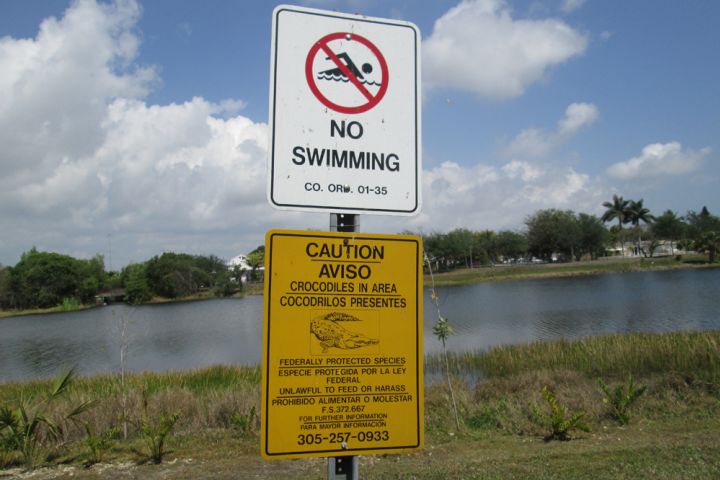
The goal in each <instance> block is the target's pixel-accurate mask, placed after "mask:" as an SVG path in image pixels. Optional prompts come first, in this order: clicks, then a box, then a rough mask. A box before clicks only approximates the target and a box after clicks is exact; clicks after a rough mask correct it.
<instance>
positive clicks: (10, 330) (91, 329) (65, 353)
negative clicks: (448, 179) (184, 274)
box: [0, 269, 720, 382]
mask: <svg viewBox="0 0 720 480" xmlns="http://www.w3.org/2000/svg"><path fill="white" fill-rule="evenodd" d="M438 294H439V299H440V300H439V303H440V310H441V313H442V315H443V316H445V317H447V318H448V319H449V320H450V322H451V324H452V325H453V327H454V329H455V332H456V335H454V336H452V337H450V339H449V343H448V347H449V348H450V349H451V350H457V351H463V350H483V349H487V348H489V347H492V346H495V345H501V344H516V343H525V342H530V341H534V340H546V339H553V338H559V337H565V338H578V337H585V336H590V335H604V334H609V333H618V332H667V331H677V330H718V329H720V269H708V270H682V271H670V272H638V273H626V274H611V275H600V276H588V277H574V278H555V279H546V280H526V281H517V282H500V283H489V284H477V285H467V286H461V287H449V288H441V289H438ZM262 308H263V298H262V297H261V296H252V297H246V298H242V299H217V300H208V301H204V302H191V303H174V304H166V305H152V306H142V307H128V306H126V305H112V306H108V307H104V308H97V309H93V310H86V311H82V312H72V313H62V314H52V315H35V316H27V317H11V318H5V319H0V382H3V381H12V380H26V379H36V378H47V377H50V376H53V375H55V374H56V373H57V372H58V371H59V370H60V369H61V368H62V367H63V366H69V365H77V366H78V368H79V371H80V373H82V374H92V373H100V372H117V371H119V368H120V346H121V343H122V341H121V338H122V335H121V331H122V325H123V323H125V324H126V325H127V328H126V330H125V331H126V339H127V345H128V358H127V363H126V368H127V369H128V370H130V371H143V370H153V371H164V370H179V369H191V368H199V367H204V366H208V365H213V364H257V363H259V362H260V357H261V351H262V345H261V344H262ZM436 320H437V309H436V308H435V305H434V303H432V302H431V300H430V295H429V293H428V290H427V289H426V293H425V351H426V353H429V352H434V351H438V350H439V349H440V348H441V347H440V344H439V343H438V341H437V340H436V339H435V337H434V336H433V334H432V327H433V325H434V324H435V321H436Z"/></svg>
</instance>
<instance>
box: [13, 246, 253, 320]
mask: <svg viewBox="0 0 720 480" xmlns="http://www.w3.org/2000/svg"><path fill="white" fill-rule="evenodd" d="M263 256H264V247H263V246H260V247H258V248H257V249H255V250H254V251H253V252H251V253H250V254H249V255H248V265H249V266H250V272H249V273H251V274H252V273H254V271H255V269H256V268H258V267H259V266H261V265H262V264H263V262H264V258H263ZM242 274H243V269H242V268H241V267H240V266H236V267H234V268H229V267H228V266H227V265H226V264H225V262H224V261H223V260H222V259H220V258H219V257H216V256H215V255H190V254H187V253H175V252H166V253H163V254H162V255H157V256H154V257H152V258H151V259H149V260H147V261H145V262H141V263H132V264H130V265H128V266H126V267H125V268H123V269H122V270H121V271H120V272H107V271H106V270H105V263H104V260H103V257H102V255H96V256H94V257H93V258H91V259H89V260H82V259H77V258H73V257H71V256H68V255H62V254H60V253H54V252H42V251H38V250H37V249H36V248H34V247H33V248H32V249H31V250H29V251H27V252H25V253H23V254H22V256H21V258H20V261H19V262H18V263H17V264H16V265H15V266H13V267H3V266H0V307H1V308H4V309H33V308H52V307H56V306H59V305H64V304H69V305H71V306H77V305H79V304H91V303H94V302H95V298H96V296H97V295H98V294H100V293H102V292H107V291H110V290H113V289H122V290H123V291H124V299H125V300H126V301H127V302H130V303H142V302H147V301H149V300H150V299H152V298H153V297H156V296H160V297H165V298H181V297H187V296H190V295H194V294H197V293H198V292H201V291H210V292H212V294H214V295H216V296H228V295H232V294H234V293H236V292H238V291H240V290H241V289H242V282H241V281H240V278H241V275H242Z"/></svg>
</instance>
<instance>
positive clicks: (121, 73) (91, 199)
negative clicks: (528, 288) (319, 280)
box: [0, 0, 720, 268]
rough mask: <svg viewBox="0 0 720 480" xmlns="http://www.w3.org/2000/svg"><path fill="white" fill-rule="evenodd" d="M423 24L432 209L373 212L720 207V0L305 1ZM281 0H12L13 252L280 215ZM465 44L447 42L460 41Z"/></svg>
mask: <svg viewBox="0 0 720 480" xmlns="http://www.w3.org/2000/svg"><path fill="white" fill-rule="evenodd" d="M301 4H302V5H305V6H310V7H316V8H326V9H332V10H338V11H343V12H350V13H361V14H365V15H370V16H376V17H388V18H397V19H402V20H408V21H411V22H413V23H415V24H416V25H418V27H419V28H420V31H421V33H422V38H423V59H422V61H423V87H424V89H423V97H424V101H423V142H422V143H423V169H424V175H423V209H422V212H421V214H420V215H418V216H416V217H410V218H406V217H384V216H370V215H367V216H363V217H362V219H361V225H362V230H364V231H377V232H398V231H402V230H408V229H409V230H414V231H422V232H430V231H434V230H438V231H447V230H449V229H452V228H455V227H458V226H464V227H468V228H471V229H478V230H479V229H485V228H490V229H495V230H499V229H519V228H522V226H523V220H524V219H525V218H526V216H527V215H529V214H531V213H532V212H534V211H536V210H537V209H540V208H562V209H573V210H575V211H582V212H588V213H595V214H599V213H601V212H602V207H601V203H602V202H603V201H605V200H608V199H610V197H611V196H612V195H613V194H615V193H617V194H620V195H623V196H625V198H631V199H640V198H643V199H644V200H645V205H646V206H647V207H649V208H650V209H651V211H652V212H653V213H656V214H660V213H662V211H664V210H666V209H672V210H674V211H676V212H677V213H679V214H684V213H685V212H687V211H688V210H699V209H700V208H702V206H703V205H707V206H708V208H709V209H710V210H711V211H712V212H714V213H718V211H720V194H719V193H718V191H719V190H720V189H718V185H719V184H720V167H719V166H718V155H719V153H718V152H720V145H718V138H720V87H719V86H718V85H720V82H718V78H720V56H719V55H718V51H719V50H720V32H719V31H718V28H717V19H719V18H720V2H715V1H700V0H698V1H693V2H679V1H674V2H673V1H654V0H652V1H651V0H649V1H641V0H634V1H632V2H621V1H600V0H532V1H513V0H507V1H502V0H477V1H464V2H459V1H446V0H438V1H409V0H406V1H402V0H398V1H392V0H385V1H380V0H377V1H375V0H369V1H358V0H346V1H342V0H338V1H333V0H324V1H320V0H318V1H309V2H304V3H301ZM275 5H276V4H274V3H272V2H264V1H243V2H235V1H219V0H215V1H210V2H206V1H203V2H201V1H181V0H178V1H175V0H173V1H171V0H154V1H146V2H135V1H131V0H118V1H115V2H100V3H98V2H95V1H94V0H83V1H75V2H68V1H60V0H44V1H43V0H34V1H32V2H27V1H23V0H3V1H2V2H0V145H3V146H4V148H3V149H1V150H0V232H1V233H0V263H1V264H5V265H14V264H15V263H16V262H17V261H18V259H19V256H20V254H21V253H22V252H23V251H26V250H28V249H29V248H31V247H32V246H36V247H37V248H39V249H45V250H52V251H59V252H63V253H67V254H70V255H74V256H78V257H88V256H91V255H93V254H96V253H100V254H103V255H105V257H106V263H110V262H109V261H108V260H109V258H108V257H109V256H110V250H111V249H112V262H111V266H112V267H113V268H119V267H121V266H123V265H125V264H127V263H128V262H131V261H143V260H145V259H147V258H149V257H150V256H152V255H156V254H159V253H161V252H163V251H168V250H175V251H185V252H191V253H199V254H210V253H212V254H216V255H219V256H221V257H224V258H229V257H232V256H234V255H235V254H237V253H241V252H247V251H249V250H251V249H253V248H254V247H255V246H257V245H259V244H261V243H262V242H263V236H264V233H265V231H266V230H267V229H269V228H317V229H327V224H328V218H327V217H328V216H327V214H320V213H300V212H280V211H276V210H273V209H271V208H270V207H269V205H268V204H267V201H266V200H265V185H266V184H265V182H266V177H265V168H266V163H265V162H266V153H267V138H268V133H267V121H268V85H269V58H270V36H271V35H270V29H271V12H272V9H273V8H274V6H275ZM448 45H452V47H448Z"/></svg>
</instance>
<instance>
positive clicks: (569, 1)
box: [560, 0, 586, 13]
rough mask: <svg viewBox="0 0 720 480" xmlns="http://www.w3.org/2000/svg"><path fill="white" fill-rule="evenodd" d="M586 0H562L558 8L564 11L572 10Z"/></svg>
mask: <svg viewBox="0 0 720 480" xmlns="http://www.w3.org/2000/svg"><path fill="white" fill-rule="evenodd" d="M585 1H586V0H563V2H562V4H561V5H560V10H562V11H563V12H565V13H570V12H574V11H575V10H577V9H579V8H580V7H582V6H583V5H584V4H585Z"/></svg>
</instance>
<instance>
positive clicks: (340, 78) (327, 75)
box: [317, 52, 381, 87]
mask: <svg viewBox="0 0 720 480" xmlns="http://www.w3.org/2000/svg"><path fill="white" fill-rule="evenodd" d="M337 58H339V59H340V60H342V61H343V63H345V66H346V67H347V68H348V70H350V73H351V74H353V75H355V78H357V79H358V80H359V81H360V83H362V84H363V85H376V86H378V87H379V86H380V85H381V83H380V82H374V81H372V80H367V79H366V78H365V77H364V76H363V73H364V74H366V75H367V74H370V73H372V71H373V66H372V65H371V64H369V63H363V64H362V67H361V69H362V72H361V71H360V70H359V69H358V68H357V66H355V63H354V62H353V61H352V59H351V58H350V56H349V55H348V54H347V53H345V52H342V53H339V54H338V55H337ZM325 59H326V60H330V57H325ZM317 78H318V80H332V81H335V82H346V83H347V82H349V81H350V77H348V76H347V75H345V73H343V71H342V69H340V67H335V68H331V69H329V70H325V71H323V72H319V73H318V74H317Z"/></svg>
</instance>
